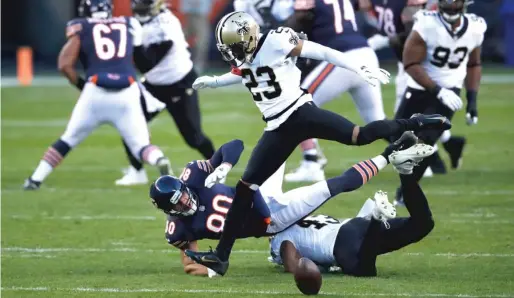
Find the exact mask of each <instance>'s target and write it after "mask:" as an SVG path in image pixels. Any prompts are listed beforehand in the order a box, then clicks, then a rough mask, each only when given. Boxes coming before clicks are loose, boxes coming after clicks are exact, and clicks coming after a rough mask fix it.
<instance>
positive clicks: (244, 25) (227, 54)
mask: <svg viewBox="0 0 514 298" xmlns="http://www.w3.org/2000/svg"><path fill="white" fill-rule="evenodd" d="M259 33H260V27H259V25H258V24H257V22H256V21H255V20H254V18H253V17H252V16H250V15H249V14H247V13H246V12H242V11H236V12H231V13H229V14H227V15H225V16H224V17H223V18H221V20H220V21H219V22H218V25H216V46H217V47H218V50H219V51H220V53H221V55H222V56H223V59H224V60H225V61H227V62H229V63H231V64H233V65H236V64H237V61H236V60H238V61H239V62H241V63H244V62H246V61H250V62H251V61H252V54H253V53H254V52H255V49H256V48H257V41H258V40H259Z"/></svg>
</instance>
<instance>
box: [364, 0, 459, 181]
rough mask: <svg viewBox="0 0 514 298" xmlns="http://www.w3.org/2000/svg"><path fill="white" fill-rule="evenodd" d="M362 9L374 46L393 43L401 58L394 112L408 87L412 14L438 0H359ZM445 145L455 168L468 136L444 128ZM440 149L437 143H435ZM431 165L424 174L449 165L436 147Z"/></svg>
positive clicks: (432, 7)
mask: <svg viewBox="0 0 514 298" xmlns="http://www.w3.org/2000/svg"><path fill="white" fill-rule="evenodd" d="M359 4H360V9H361V10H362V11H364V12H366V16H367V17H366V20H367V21H368V22H369V23H370V24H373V25H374V27H375V28H376V30H377V31H378V32H377V34H375V35H373V36H372V37H370V38H369V39H368V43H369V45H370V47H371V48H373V49H374V50H380V49H382V48H385V47H387V46H390V47H391V49H392V50H393V53H394V54H395V56H396V57H397V58H398V73H397V75H396V79H395V84H396V101H395V104H394V112H395V113H396V111H397V110H398V107H399V106H400V103H401V99H402V98H403V94H404V93H405V90H406V89H407V80H408V78H409V75H408V74H407V72H405V70H404V67H403V63H402V55H403V48H404V46H405V41H406V40H407V37H408V36H409V33H410V32H411V30H412V26H413V24H414V19H413V16H414V14H415V13H416V12H417V11H419V10H420V9H423V8H426V9H427V10H436V9H437V1H433V0H431V1H427V0H396V1H387V0H386V1H384V0H359ZM440 141H441V143H442V144H443V148H444V149H445V150H446V151H447V152H448V154H449V155H450V159H451V165H452V168H457V167H458V164H459V160H460V158H461V156H462V151H463V149H464V145H465V138H463V137H460V136H451V133H450V130H446V131H444V132H443V134H442V135H441V138H440ZM434 148H435V149H436V150H437V145H435V146H434ZM431 161H432V163H431V165H430V166H429V167H428V168H427V170H426V171H425V176H432V173H435V174H445V173H446V166H445V164H444V162H443V160H442V159H441V157H440V156H439V153H438V152H437V151H436V152H435V153H434V154H433V155H432V157H431Z"/></svg>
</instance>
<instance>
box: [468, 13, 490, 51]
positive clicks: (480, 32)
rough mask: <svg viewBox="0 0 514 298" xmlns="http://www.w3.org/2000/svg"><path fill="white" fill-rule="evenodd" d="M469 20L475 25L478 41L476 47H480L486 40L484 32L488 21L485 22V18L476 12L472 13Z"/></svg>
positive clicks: (475, 35)
mask: <svg viewBox="0 0 514 298" xmlns="http://www.w3.org/2000/svg"><path fill="white" fill-rule="evenodd" d="M469 21H470V22H471V25H472V26H473V35H474V37H475V41H476V44H475V48H478V47H480V46H482V43H483V42H484V34H485V31H487V23H486V22H485V20H484V18H482V17H479V16H477V15H475V14H470V16H469Z"/></svg>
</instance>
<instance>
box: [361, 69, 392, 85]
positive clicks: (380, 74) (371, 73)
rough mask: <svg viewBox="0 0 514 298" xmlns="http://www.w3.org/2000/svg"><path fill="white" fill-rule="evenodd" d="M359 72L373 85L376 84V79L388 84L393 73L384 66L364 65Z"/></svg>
mask: <svg viewBox="0 0 514 298" xmlns="http://www.w3.org/2000/svg"><path fill="white" fill-rule="evenodd" d="M358 74H359V75H360V76H361V77H363V78H364V80H366V82H368V84H370V85H371V86H376V80H378V81H379V82H380V83H381V84H388V83H389V80H390V78H391V74H390V73H389V72H388V71H387V70H385V69H382V68H377V67H368V66H362V67H361V68H360V70H359V71H358Z"/></svg>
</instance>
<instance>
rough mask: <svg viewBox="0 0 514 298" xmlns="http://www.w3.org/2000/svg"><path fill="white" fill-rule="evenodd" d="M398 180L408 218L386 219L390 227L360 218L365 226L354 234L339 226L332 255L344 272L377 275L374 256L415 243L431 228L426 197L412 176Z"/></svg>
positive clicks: (432, 221)
mask: <svg viewBox="0 0 514 298" xmlns="http://www.w3.org/2000/svg"><path fill="white" fill-rule="evenodd" d="M400 180H401V183H402V191H403V194H404V197H403V198H404V202H405V206H406V207H407V210H408V211H409V214H410V217H402V218H394V219H391V220H389V221H388V223H389V229H387V228H386V227H385V225H384V223H382V222H381V221H377V220H374V219H371V221H369V220H366V219H360V220H361V222H360V223H361V224H362V225H363V226H364V225H365V226H366V227H367V229H364V230H361V229H358V228H357V229H353V231H355V232H354V233H352V231H350V232H349V233H348V231H346V233H345V232H342V231H343V229H340V231H339V233H338V235H337V238H336V243H335V245H334V257H335V259H336V262H337V263H338V265H339V266H341V268H342V270H343V273H345V274H348V275H354V276H376V275H377V268H376V265H375V263H376V260H377V256H379V255H382V254H386V253H389V252H392V251H395V250H398V249H400V248H403V247H405V246H407V245H409V244H412V243H415V242H418V241H420V240H421V239H423V238H425V236H427V235H428V234H429V233H430V231H432V229H433V228H434V220H433V219H432V213H431V211H430V207H429V206H428V201H427V198H426V197H425V194H424V193H423V191H422V190H421V188H420V186H419V184H418V183H417V181H416V178H415V177H414V176H412V175H400ZM358 224H359V223H357V225H358ZM363 231H365V232H363ZM349 239H351V240H352V241H349ZM354 240H355V241H354ZM349 242H354V243H360V247H358V248H356V249H355V250H354V249H353V248H352V247H349V244H348V243H349ZM355 252H356V253H355Z"/></svg>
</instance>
